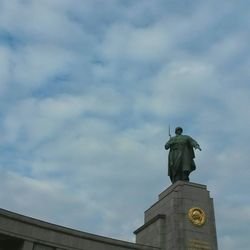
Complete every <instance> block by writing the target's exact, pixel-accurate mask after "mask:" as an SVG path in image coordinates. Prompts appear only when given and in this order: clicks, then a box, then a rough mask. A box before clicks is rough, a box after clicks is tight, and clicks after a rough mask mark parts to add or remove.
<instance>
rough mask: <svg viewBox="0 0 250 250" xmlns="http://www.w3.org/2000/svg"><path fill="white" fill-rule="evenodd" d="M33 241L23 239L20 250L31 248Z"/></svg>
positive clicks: (29, 249)
mask: <svg viewBox="0 0 250 250" xmlns="http://www.w3.org/2000/svg"><path fill="white" fill-rule="evenodd" d="M33 245H34V244H33V242H31V241H28V240H25V241H24V243H23V247H22V250H33Z"/></svg>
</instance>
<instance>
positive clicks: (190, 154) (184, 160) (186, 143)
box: [165, 127, 201, 183]
mask: <svg viewBox="0 0 250 250" xmlns="http://www.w3.org/2000/svg"><path fill="white" fill-rule="evenodd" d="M182 132H183V129H182V128H181V127H177V128H176V129H175V134H176V136H173V137H171V135H170V139H169V141H168V142H167V143H166V144H165V149H166V150H168V149H170V151H169V155H168V175H169V177H170V180H171V182H172V183H175V182H176V181H178V180H182V181H189V174H190V173H191V172H192V171H194V170H195V168H196V166H195V162H194V158H195V155H194V150H193V148H195V149H199V150H200V151H201V148H200V146H199V144H198V143H197V142H196V141H195V140H194V139H193V138H191V137H190V136H188V135H182Z"/></svg>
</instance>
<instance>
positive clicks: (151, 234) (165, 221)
mask: <svg viewBox="0 0 250 250" xmlns="http://www.w3.org/2000/svg"><path fill="white" fill-rule="evenodd" d="M134 233H135V235H136V243H139V244H144V245H151V246H155V247H159V248H161V249H162V250H217V249H218V247H217V238H216V227H215V217H214V207H213V199H212V198H210V196H209V191H208V190H207V188H206V186H205V185H201V184H196V183H192V182H185V181H177V182H176V183H174V184H173V185H171V186H170V187H169V188H167V189H166V190H165V191H163V192H162V193H161V194H160V195H159V200H158V201H157V202H156V203H155V204H154V205H153V206H151V207H150V208H149V209H148V210H147V211H145V217H144V225H143V226H142V227H140V228H138V229H137V230H136V231H135V232H134Z"/></svg>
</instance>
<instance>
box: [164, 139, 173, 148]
mask: <svg viewBox="0 0 250 250" xmlns="http://www.w3.org/2000/svg"><path fill="white" fill-rule="evenodd" d="M171 144H172V140H171V139H170V140H169V141H168V142H167V143H166V144H165V149H166V150H168V149H169V148H170V146H171Z"/></svg>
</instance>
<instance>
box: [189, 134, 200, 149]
mask: <svg viewBox="0 0 250 250" xmlns="http://www.w3.org/2000/svg"><path fill="white" fill-rule="evenodd" d="M189 141H190V144H191V145H192V147H194V148H195V149H199V150H200V151H201V147H200V145H199V144H198V142H197V141H196V140H194V139H193V138H191V137H189Z"/></svg>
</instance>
